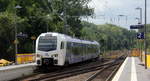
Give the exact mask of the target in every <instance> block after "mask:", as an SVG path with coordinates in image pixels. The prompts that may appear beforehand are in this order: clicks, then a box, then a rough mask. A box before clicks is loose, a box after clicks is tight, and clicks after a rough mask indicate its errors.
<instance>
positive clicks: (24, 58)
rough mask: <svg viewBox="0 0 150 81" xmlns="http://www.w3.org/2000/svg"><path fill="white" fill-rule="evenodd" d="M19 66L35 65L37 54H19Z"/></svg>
mask: <svg viewBox="0 0 150 81" xmlns="http://www.w3.org/2000/svg"><path fill="white" fill-rule="evenodd" d="M16 56H17V64H26V63H33V62H35V54H34V53H28V54H17V55H16Z"/></svg>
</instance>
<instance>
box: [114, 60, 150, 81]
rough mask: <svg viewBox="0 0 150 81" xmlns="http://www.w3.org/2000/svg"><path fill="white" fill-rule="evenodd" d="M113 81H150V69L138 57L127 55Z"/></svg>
mask: <svg viewBox="0 0 150 81" xmlns="http://www.w3.org/2000/svg"><path fill="white" fill-rule="evenodd" d="M112 81H150V69H145V67H144V65H143V63H142V62H141V61H140V59H139V58H138V57H127V58H126V60H125V61H124V63H123V64H122V66H121V67H120V69H119V70H118V72H117V73H116V75H115V76H114V78H113V79H112Z"/></svg>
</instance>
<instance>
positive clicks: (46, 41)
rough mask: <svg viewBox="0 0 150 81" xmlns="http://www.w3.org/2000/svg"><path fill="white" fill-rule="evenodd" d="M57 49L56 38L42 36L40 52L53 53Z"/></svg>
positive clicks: (39, 46)
mask: <svg viewBox="0 0 150 81" xmlns="http://www.w3.org/2000/svg"><path fill="white" fill-rule="evenodd" d="M56 48H57V37H56V36H41V37H40V38H39V43H38V50H40V51H53V50H56Z"/></svg>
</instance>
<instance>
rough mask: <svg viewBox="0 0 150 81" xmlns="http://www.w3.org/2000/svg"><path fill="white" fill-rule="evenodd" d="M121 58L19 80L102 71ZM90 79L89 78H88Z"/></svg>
mask: <svg viewBox="0 0 150 81" xmlns="http://www.w3.org/2000/svg"><path fill="white" fill-rule="evenodd" d="M121 58H123V56H120V57H119V58H117V59H114V60H110V61H106V62H104V63H103V64H102V63H99V62H95V63H91V64H87V65H86V64H85V65H83V66H78V67H71V68H69V69H68V70H66V69H64V70H62V71H60V70H59V71H57V72H52V73H46V74H43V75H41V76H39V77H33V78H31V79H28V80H21V81H56V80H58V79H62V78H65V77H70V76H74V75H79V74H83V73H87V72H92V71H97V70H99V71H103V70H105V69H106V68H108V67H110V66H113V65H117V63H116V62H117V61H118V60H120V59H121ZM121 60H122V59H121ZM88 81H90V80H88Z"/></svg>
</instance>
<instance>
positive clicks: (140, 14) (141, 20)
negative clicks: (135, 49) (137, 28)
mask: <svg viewBox="0 0 150 81" xmlns="http://www.w3.org/2000/svg"><path fill="white" fill-rule="evenodd" d="M140 19H141V20H140V21H141V24H142V8H140Z"/></svg>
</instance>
